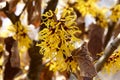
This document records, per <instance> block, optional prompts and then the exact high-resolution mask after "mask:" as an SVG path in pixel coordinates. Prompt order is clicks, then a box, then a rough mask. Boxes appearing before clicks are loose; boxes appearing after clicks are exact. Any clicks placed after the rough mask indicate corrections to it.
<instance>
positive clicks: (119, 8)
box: [110, 4, 120, 22]
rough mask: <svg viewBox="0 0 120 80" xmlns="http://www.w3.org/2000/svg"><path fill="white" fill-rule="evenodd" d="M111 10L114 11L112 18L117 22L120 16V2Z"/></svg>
mask: <svg viewBox="0 0 120 80" xmlns="http://www.w3.org/2000/svg"><path fill="white" fill-rule="evenodd" d="M111 11H112V15H111V16H110V18H111V20H112V21H114V22H117V21H118V19H119V18H120V4H119V5H116V6H115V7H114V8H112V9H111Z"/></svg>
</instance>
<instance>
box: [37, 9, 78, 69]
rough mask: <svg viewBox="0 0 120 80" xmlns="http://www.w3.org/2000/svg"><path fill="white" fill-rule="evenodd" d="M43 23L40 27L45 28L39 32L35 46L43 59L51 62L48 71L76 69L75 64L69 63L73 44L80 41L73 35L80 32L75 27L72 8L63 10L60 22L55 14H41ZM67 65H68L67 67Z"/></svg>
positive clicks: (74, 16)
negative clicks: (38, 47) (38, 41)
mask: <svg viewBox="0 0 120 80" xmlns="http://www.w3.org/2000/svg"><path fill="white" fill-rule="evenodd" d="M43 17H44V19H43V22H42V23H41V27H45V28H44V29H43V30H41V31H40V32H39V40H40V41H41V42H40V43H39V44H37V46H40V47H41V49H40V53H41V54H43V55H44V59H46V60H47V59H49V60H51V62H50V63H49V64H48V65H50V70H54V71H56V70H60V71H64V70H66V69H70V67H71V68H72V70H75V69H74V68H73V67H76V66H75V65H76V63H75V62H73V60H72V61H69V60H67V61H66V59H68V58H69V57H70V56H71V52H72V51H73V50H74V49H75V47H74V45H73V44H74V43H75V42H76V41H80V40H79V39H78V38H76V37H75V35H74V34H75V33H76V32H79V33H80V30H79V29H78V27H76V23H75V20H76V15H75V14H74V11H73V9H72V8H66V9H64V10H63V13H62V15H61V18H60V20H57V18H56V12H52V11H51V10H49V11H48V12H46V13H45V14H43ZM68 64H69V65H68Z"/></svg>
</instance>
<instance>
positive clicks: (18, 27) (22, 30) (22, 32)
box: [8, 22, 32, 51]
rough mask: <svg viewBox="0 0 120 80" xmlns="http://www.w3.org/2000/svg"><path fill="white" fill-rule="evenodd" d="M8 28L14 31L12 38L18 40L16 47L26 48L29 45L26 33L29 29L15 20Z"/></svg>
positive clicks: (29, 41) (29, 40)
mask: <svg viewBox="0 0 120 80" xmlns="http://www.w3.org/2000/svg"><path fill="white" fill-rule="evenodd" d="M8 30H9V31H11V32H14V33H15V34H14V35H13V38H14V39H15V40H17V41H18V47H19V49H20V50H22V49H28V48H29V47H30V44H31V43H32V41H31V39H30V38H29V36H28V35H27V32H28V31H29V30H28V29H27V28H26V27H24V26H23V25H22V24H21V23H20V22H16V24H15V25H12V26H10V27H9V29H8ZM22 51H23V50H22Z"/></svg>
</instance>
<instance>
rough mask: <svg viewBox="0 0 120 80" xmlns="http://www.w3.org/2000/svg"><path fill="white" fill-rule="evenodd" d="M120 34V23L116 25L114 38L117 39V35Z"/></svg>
mask: <svg viewBox="0 0 120 80" xmlns="http://www.w3.org/2000/svg"><path fill="white" fill-rule="evenodd" d="M119 33H120V23H119V24H117V25H116V27H115V30H114V34H113V35H114V38H116V37H117V35H118V34H119Z"/></svg>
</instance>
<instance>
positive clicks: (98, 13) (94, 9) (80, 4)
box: [74, 0, 108, 27]
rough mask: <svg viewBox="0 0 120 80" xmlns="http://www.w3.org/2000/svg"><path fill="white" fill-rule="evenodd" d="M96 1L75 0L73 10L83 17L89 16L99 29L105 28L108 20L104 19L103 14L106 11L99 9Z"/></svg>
mask: <svg viewBox="0 0 120 80" xmlns="http://www.w3.org/2000/svg"><path fill="white" fill-rule="evenodd" d="M97 1H98V0H77V2H76V4H75V5H74V8H76V9H77V10H78V11H79V12H80V13H81V14H82V16H83V17H85V16H86V15H87V14H90V15H92V16H93V17H94V18H95V19H96V23H97V24H99V25H100V26H101V27H107V24H108V20H107V18H106V17H105V13H106V12H107V10H108V9H106V8H104V9H103V8H99V7H98V5H97Z"/></svg>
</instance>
